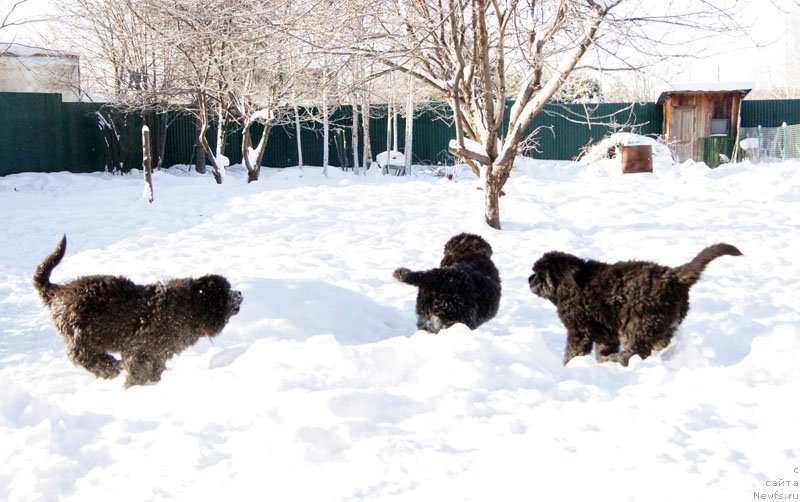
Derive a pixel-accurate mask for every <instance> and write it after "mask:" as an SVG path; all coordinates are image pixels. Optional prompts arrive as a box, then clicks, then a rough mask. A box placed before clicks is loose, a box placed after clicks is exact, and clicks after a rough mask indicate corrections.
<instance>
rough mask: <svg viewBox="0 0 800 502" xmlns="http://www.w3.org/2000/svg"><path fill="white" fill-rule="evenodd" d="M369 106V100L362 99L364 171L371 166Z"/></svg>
mask: <svg viewBox="0 0 800 502" xmlns="http://www.w3.org/2000/svg"><path fill="white" fill-rule="evenodd" d="M371 113H372V112H371V110H370V104H369V98H367V97H366V96H365V97H364V103H363V105H362V106H361V126H362V129H363V131H362V132H363V133H364V162H363V164H364V169H369V166H370V164H372V141H371V140H370V138H369V123H370V114H371Z"/></svg>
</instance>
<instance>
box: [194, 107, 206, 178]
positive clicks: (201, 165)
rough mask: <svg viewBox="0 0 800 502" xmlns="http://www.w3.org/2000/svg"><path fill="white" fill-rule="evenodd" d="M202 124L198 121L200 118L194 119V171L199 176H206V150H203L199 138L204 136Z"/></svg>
mask: <svg viewBox="0 0 800 502" xmlns="http://www.w3.org/2000/svg"><path fill="white" fill-rule="evenodd" d="M202 122H203V121H202V120H200V117H196V119H195V129H194V130H195V138H196V139H197V143H195V146H194V170H195V171H197V172H198V173H199V174H206V150H205V148H203V144H202V143H201V142H200V138H201V137H203V135H204V134H205V129H204V127H203V123H202Z"/></svg>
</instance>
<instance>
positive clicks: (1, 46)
mask: <svg viewBox="0 0 800 502" xmlns="http://www.w3.org/2000/svg"><path fill="white" fill-rule="evenodd" d="M2 56H6V57H49V58H53V57H56V58H68V59H78V55H77V54H74V53H71V52H66V51H57V50H54V49H45V48H43V47H32V46H30V45H22V44H12V43H8V42H0V57H2Z"/></svg>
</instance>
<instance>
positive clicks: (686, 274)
mask: <svg viewBox="0 0 800 502" xmlns="http://www.w3.org/2000/svg"><path fill="white" fill-rule="evenodd" d="M725 255H729V256H741V255H742V252H741V251H739V250H738V249H737V248H736V247H735V246H731V245H730V244H725V243H719V244H714V245H711V246H708V247H707V248H705V249H704V250H702V251H700V253H699V254H698V255H697V256H695V257H694V259H693V260H692V261H690V262H689V263H686V264H684V265H681V266H680V267H675V271H676V272H677V274H678V280H680V281H681V282H682V283H684V284H686V285H687V286H691V285H693V284H694V283H695V282H697V280H698V279H700V274H702V273H703V270H705V268H706V266H707V265H708V264H709V263H711V261H712V260H715V259H716V258H719V257H720V256H725Z"/></svg>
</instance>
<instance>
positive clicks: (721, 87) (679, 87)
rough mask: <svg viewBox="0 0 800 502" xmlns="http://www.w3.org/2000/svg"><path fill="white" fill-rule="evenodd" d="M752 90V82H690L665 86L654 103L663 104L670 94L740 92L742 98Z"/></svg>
mask: <svg viewBox="0 0 800 502" xmlns="http://www.w3.org/2000/svg"><path fill="white" fill-rule="evenodd" d="M752 89H753V82H691V83H673V84H667V86H666V88H665V89H664V90H662V91H661V92H660V93H659V95H658V99H657V100H656V103H659V104H660V103H663V102H664V101H665V100H666V99H667V96H669V95H670V94H678V93H698V92H735V91H738V92H741V93H742V97H744V96H746V95H747V93H748V92H750V91H751V90H752Z"/></svg>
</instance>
